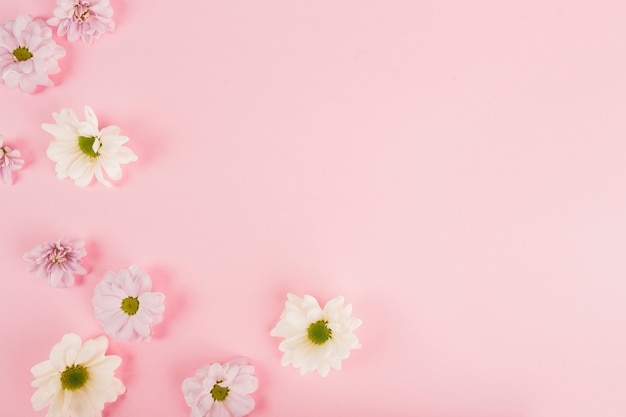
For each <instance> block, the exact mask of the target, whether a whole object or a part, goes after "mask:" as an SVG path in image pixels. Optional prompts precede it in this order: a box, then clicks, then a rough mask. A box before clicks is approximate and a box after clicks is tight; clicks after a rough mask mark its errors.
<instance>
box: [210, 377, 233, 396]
mask: <svg viewBox="0 0 626 417" xmlns="http://www.w3.org/2000/svg"><path fill="white" fill-rule="evenodd" d="M217 382H218V383H220V382H222V381H217ZM229 391H230V388H228V387H222V386H220V385H218V384H215V385H213V388H211V397H213V399H214V400H215V401H224V400H225V399H226V397H228V392H229Z"/></svg>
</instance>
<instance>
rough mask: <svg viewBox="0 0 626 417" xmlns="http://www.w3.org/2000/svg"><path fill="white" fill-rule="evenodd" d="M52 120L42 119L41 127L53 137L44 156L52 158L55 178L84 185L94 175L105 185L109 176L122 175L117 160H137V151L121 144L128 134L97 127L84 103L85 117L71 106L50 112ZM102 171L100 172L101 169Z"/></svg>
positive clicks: (122, 161)
mask: <svg viewBox="0 0 626 417" xmlns="http://www.w3.org/2000/svg"><path fill="white" fill-rule="evenodd" d="M52 116H53V117H54V120H55V121H56V124H49V123H44V124H42V125H41V127H42V129H43V130H45V131H46V132H48V133H50V134H51V135H52V136H54V138H55V139H56V140H55V141H54V142H52V143H50V145H49V146H48V150H47V155H48V158H50V159H51V160H52V161H54V162H56V166H55V169H56V173H57V178H59V179H63V178H68V177H69V178H71V179H73V180H74V182H75V183H76V185H78V186H79V187H84V186H86V185H88V184H89V183H90V182H91V180H92V179H93V177H94V176H95V177H96V179H97V180H98V181H100V182H101V183H102V184H104V185H106V186H107V187H110V186H111V183H110V182H109V181H107V180H106V179H105V178H104V172H106V174H107V176H108V177H109V178H110V179H112V180H119V179H120V178H122V169H121V167H120V165H121V164H127V163H129V162H132V161H136V160H137V155H135V154H134V153H133V151H131V150H130V149H128V148H127V147H126V146H122V145H124V144H125V143H126V142H128V140H129V139H128V137H126V136H121V135H120V128H119V127H117V126H107V127H105V128H104V129H98V118H97V117H96V113H95V112H94V111H93V109H92V108H91V107H89V106H85V120H84V121H80V120H78V116H76V113H74V111H73V110H71V109H65V108H64V109H61V113H53V115H52ZM103 171H104V172H103Z"/></svg>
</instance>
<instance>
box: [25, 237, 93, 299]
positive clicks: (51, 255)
mask: <svg viewBox="0 0 626 417" xmlns="http://www.w3.org/2000/svg"><path fill="white" fill-rule="evenodd" d="M86 254H87V250H86V249H85V242H83V241H82V240H73V241H70V240H68V239H67V238H66V237H65V236H64V237H62V238H61V239H59V240H58V241H56V242H49V243H43V244H41V245H39V246H36V247H35V248H33V249H32V250H31V251H30V252H28V253H26V254H24V260H26V261H27V262H28V263H29V265H28V272H33V271H37V276H38V277H39V278H43V279H45V280H46V281H47V282H48V285H50V287H51V288H64V287H71V286H72V285H74V275H75V274H76V275H85V274H86V273H87V270H86V269H85V268H84V267H83V266H82V265H81V262H82V261H81V258H83V257H84V256H85V255H86Z"/></svg>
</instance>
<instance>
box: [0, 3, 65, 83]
mask: <svg viewBox="0 0 626 417" xmlns="http://www.w3.org/2000/svg"><path fill="white" fill-rule="evenodd" d="M63 56H65V49H63V47H62V46H60V45H58V44H57V43H56V42H55V41H54V40H53V39H52V30H51V29H50V28H49V27H48V25H46V23H45V22H44V21H43V20H42V19H33V18H32V17H31V16H29V15H26V14H21V15H19V16H18V17H17V18H16V19H15V20H14V21H13V20H10V21H8V22H6V23H5V24H4V25H2V26H0V78H1V79H2V82H4V84H5V85H6V86H7V87H9V88H15V87H18V86H19V87H20V89H21V90H22V91H23V92H25V93H33V92H34V91H35V89H36V88H37V86H38V85H44V86H48V87H50V86H52V85H53V84H52V81H51V80H50V78H49V76H50V75H51V74H56V73H57V72H59V71H60V68H59V65H58V60H59V59H60V58H62V57H63Z"/></svg>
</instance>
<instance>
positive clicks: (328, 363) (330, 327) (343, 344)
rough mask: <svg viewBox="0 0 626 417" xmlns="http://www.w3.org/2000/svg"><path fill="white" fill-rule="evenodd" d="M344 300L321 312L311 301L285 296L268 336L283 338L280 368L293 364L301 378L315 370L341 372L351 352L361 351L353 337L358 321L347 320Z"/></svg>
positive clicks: (348, 311) (348, 309)
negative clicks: (284, 301)
mask: <svg viewBox="0 0 626 417" xmlns="http://www.w3.org/2000/svg"><path fill="white" fill-rule="evenodd" d="M343 302H344V300H343V297H342V296H339V297H336V298H333V299H332V300H330V301H329V302H328V303H326V305H325V306H324V309H322V308H320V305H319V303H318V302H317V300H316V299H315V298H314V297H311V296H310V295H305V296H304V298H300V297H297V296H295V295H293V294H288V295H287V302H286V303H285V310H284V311H283V313H282V314H281V316H280V321H279V322H278V324H277V325H276V327H274V329H272V332H271V335H272V336H278V337H284V338H285V340H283V341H282V342H281V343H280V345H279V346H278V348H279V349H280V351H281V352H284V353H285V354H284V356H283V360H282V364H283V366H286V365H288V364H290V363H291V364H293V366H294V367H295V368H300V373H301V374H302V375H304V374H305V373H307V372H309V371H314V370H317V372H319V374H320V375H321V376H326V375H328V371H329V370H330V368H334V369H337V370H340V369H341V361H342V360H343V359H346V358H348V356H350V349H358V348H360V347H361V345H360V344H359V340H358V338H357V337H356V335H355V334H354V333H353V331H354V329H356V328H357V327H359V326H360V325H361V320H359V319H356V318H352V317H350V314H352V305H350V304H348V305H347V306H345V307H344V306H343Z"/></svg>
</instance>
